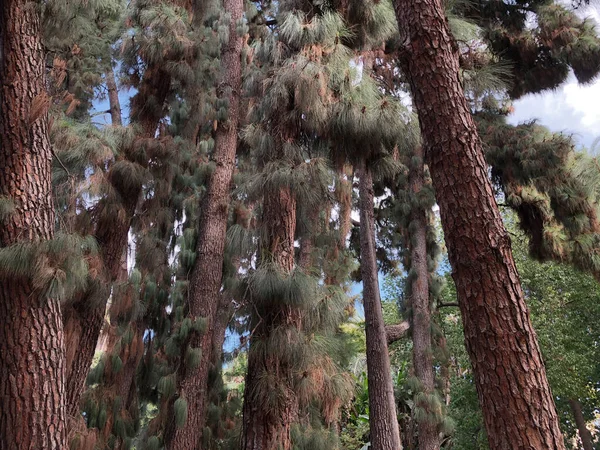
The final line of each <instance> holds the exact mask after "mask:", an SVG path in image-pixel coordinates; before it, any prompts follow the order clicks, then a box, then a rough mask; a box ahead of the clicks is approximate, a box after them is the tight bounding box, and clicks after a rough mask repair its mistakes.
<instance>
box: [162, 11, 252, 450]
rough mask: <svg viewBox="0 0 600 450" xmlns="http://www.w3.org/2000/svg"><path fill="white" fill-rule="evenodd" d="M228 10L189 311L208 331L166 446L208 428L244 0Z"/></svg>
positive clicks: (192, 440) (183, 386)
mask: <svg viewBox="0 0 600 450" xmlns="http://www.w3.org/2000/svg"><path fill="white" fill-rule="evenodd" d="M224 8H225V11H227V12H228V13H230V14H231V20H230V25H229V42H228V43H227V45H225V46H223V49H222V51H221V76H222V77H223V78H222V79H221V82H220V84H219V86H218V87H217V92H218V95H219V96H220V97H221V98H224V99H227V100H228V101H229V107H228V111H227V112H228V119H227V120H226V121H222V122H219V124H218V126H217V130H216V136H215V152H214V155H213V159H214V161H215V163H216V165H215V170H214V172H213V174H212V176H211V178H210V181H209V183H208V188H207V192H206V194H205V196H204V198H203V200H202V206H201V213H200V226H199V233H198V248H197V251H196V253H197V255H198V256H197V259H196V264H195V267H194V271H193V273H192V278H191V283H190V305H189V309H190V315H191V316H192V317H193V318H196V317H204V318H205V319H206V321H207V327H206V331H205V332H204V334H203V335H202V336H195V337H193V338H192V340H191V343H190V345H192V347H194V348H200V349H201V350H202V357H201V360H200V364H199V365H198V367H197V368H195V369H187V368H185V367H182V369H181V370H180V373H179V376H180V384H179V395H180V396H184V397H185V398H186V399H187V402H188V418H187V422H186V424H185V425H184V426H183V427H181V428H177V427H175V426H173V425H171V426H170V427H169V430H170V431H169V432H167V435H166V438H165V444H166V448H168V449H188V448H189V449H193V448H195V447H196V445H197V443H198V441H199V439H200V437H201V435H202V430H203V428H204V423H205V415H206V408H207V393H208V372H209V369H210V367H211V365H212V364H211V363H212V361H213V359H212V353H213V352H212V350H213V332H214V328H215V321H216V319H217V314H218V305H219V299H220V297H221V294H220V290H221V283H222V275H223V257H224V255H223V253H224V250H225V235H226V231H227V217H228V211H229V202H230V200H229V198H230V185H231V177H232V175H233V170H234V168H235V154H236V149H237V134H238V133H237V132H238V122H239V115H240V91H241V87H242V68H241V55H242V46H243V39H242V37H240V36H239V34H238V32H237V29H236V27H237V22H238V20H240V19H241V18H242V14H243V12H244V3H243V0H225V1H224Z"/></svg>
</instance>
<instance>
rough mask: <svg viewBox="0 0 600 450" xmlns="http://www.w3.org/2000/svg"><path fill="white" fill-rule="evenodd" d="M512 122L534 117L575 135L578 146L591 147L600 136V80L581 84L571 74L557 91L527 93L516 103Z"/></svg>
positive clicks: (511, 116)
mask: <svg viewBox="0 0 600 450" xmlns="http://www.w3.org/2000/svg"><path fill="white" fill-rule="evenodd" d="M513 106H514V108H515V110H514V112H513V113H512V114H511V115H510V116H509V122H510V123H513V124H518V123H521V122H526V121H529V120H532V119H536V120H537V121H538V123H540V124H541V125H544V126H546V127H548V128H549V129H550V130H552V131H561V132H565V133H567V134H573V137H574V138H575V141H576V142H577V144H578V146H584V147H587V148H588V149H589V148H590V147H591V146H592V144H593V142H594V140H595V139H596V138H597V137H600V81H598V80H596V81H595V82H593V83H591V84H588V85H579V84H578V83H577V80H576V79H575V76H574V75H572V74H571V76H570V77H569V79H568V80H567V82H566V83H564V84H563V85H562V86H560V87H559V88H558V89H556V90H554V91H548V92H544V93H543V94H532V95H526V96H525V97H523V98H521V99H519V100H517V101H515V102H514V103H513Z"/></svg>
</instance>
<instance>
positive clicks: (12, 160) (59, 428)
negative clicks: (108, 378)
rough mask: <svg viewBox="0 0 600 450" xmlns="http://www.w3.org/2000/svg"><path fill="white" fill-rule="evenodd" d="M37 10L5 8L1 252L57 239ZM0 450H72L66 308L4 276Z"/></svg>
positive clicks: (0, 38)
mask: <svg viewBox="0 0 600 450" xmlns="http://www.w3.org/2000/svg"><path fill="white" fill-rule="evenodd" d="M40 23H41V21H40V17H39V9H38V8H37V7H36V5H32V4H31V3H30V2H28V1H27V0H3V1H2V3H1V4H0V83H2V85H1V91H0V197H7V198H8V200H9V201H11V202H12V203H13V205H14V210H13V211H12V213H11V214H9V216H8V217H4V218H0V221H1V222H2V223H1V224H0V247H8V246H11V245H14V244H17V243H24V244H25V245H37V244H36V242H37V241H40V240H49V239H52V238H53V237H54V205H53V201H52V185H51V182H52V176H51V163H52V150H51V146H50V141H49V138H48V106H49V103H50V99H49V97H48V94H47V93H46V90H45V80H46V75H45V70H46V69H45V55H44V51H43V47H42V43H41V29H40V28H41V25H40ZM0 323H2V326H1V327H0V449H7V450H8V449H23V450H45V449H60V450H62V449H64V448H67V442H66V440H67V437H66V416H65V344H64V336H63V323H62V315H61V307H60V302H59V300H58V299H56V298H46V296H45V295H44V293H43V292H40V291H38V290H36V289H34V287H33V283H32V281H31V280H29V279H26V278H25V277H23V278H21V277H12V276H11V277H6V278H5V276H4V275H2V274H1V273H0Z"/></svg>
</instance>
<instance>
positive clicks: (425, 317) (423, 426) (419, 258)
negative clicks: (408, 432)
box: [408, 147, 440, 450]
mask: <svg viewBox="0 0 600 450" xmlns="http://www.w3.org/2000/svg"><path fill="white" fill-rule="evenodd" d="M415 159H416V160H418V161H419V164H416V165H415V166H413V167H411V168H410V172H409V174H408V182H409V185H410V189H411V191H412V195H414V196H418V195H419V192H420V191H421V190H422V189H423V186H424V176H425V167H424V166H423V150H422V148H421V147H418V148H417V149H416V152H415V155H414V157H413V160H415ZM409 233H410V272H411V273H413V274H414V277H412V278H411V282H410V294H409V295H410V300H411V306H412V341H413V367H414V369H415V376H416V377H417V379H418V380H419V381H420V383H421V388H422V390H423V391H422V393H423V394H425V399H424V401H419V402H416V403H415V406H416V407H418V408H422V409H424V410H426V411H427V413H428V414H427V416H428V417H424V419H423V420H418V421H417V427H418V430H419V450H436V449H439V448H440V440H439V435H438V432H437V423H436V422H437V412H436V411H431V406H432V402H431V396H432V395H435V383H434V375H433V351H432V348H431V307H430V304H429V270H428V269H427V213H426V212H425V210H424V209H423V208H421V207H420V206H418V205H416V202H415V204H413V209H412V211H411V214H410V225H409ZM421 417H423V415H421Z"/></svg>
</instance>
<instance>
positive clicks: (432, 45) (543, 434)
mask: <svg viewBox="0 0 600 450" xmlns="http://www.w3.org/2000/svg"><path fill="white" fill-rule="evenodd" d="M394 4H395V10H396V16H397V18H398V22H399V26H400V32H401V38H402V40H403V42H404V46H405V48H404V51H403V54H402V60H403V65H404V70H405V73H406V74H407V75H408V77H409V80H410V84H411V90H412V95H413V101H414V104H415V106H416V109H417V112H418V114H419V121H420V124H421V131H422V136H423V142H424V148H425V156H426V162H427V164H428V166H429V168H430V170H431V175H432V179H433V183H434V187H435V191H436V196H437V201H438V205H439V207H440V215H441V219H442V226H443V229H444V235H445V238H446V245H447V247H448V255H449V259H450V263H451V265H452V269H453V273H452V275H453V278H454V281H455V282H456V287H457V291H458V298H459V303H460V309H461V313H462V317H463V322H464V330H465V340H466V347H467V351H468V353H469V356H470V359H471V364H472V366H473V372H474V375H475V381H476V386H477V392H478V395H479V401H480V403H481V407H482V411H483V415H484V419H485V424H486V428H487V433H488V439H489V443H490V448H491V449H492V450H504V449H511V450H517V449H532V448H536V449H538V448H539V449H542V448H543V449H560V450H562V449H564V443H563V439H562V436H561V432H560V429H559V424H558V417H557V414H556V408H555V405H554V400H553V397H552V393H551V391H550V387H549V386H548V381H547V378H546V371H545V368H544V364H543V361H542V357H541V354H540V349H539V346H538V343H537V338H536V335H535V332H534V330H533V328H532V325H531V321H530V319H529V313H528V311H527V307H526V305H525V301H524V298H523V291H522V289H521V285H520V282H519V275H518V273H517V270H516V267H515V264H514V261H513V257H512V251H511V246H510V239H509V237H508V235H507V232H506V230H505V228H504V226H503V224H502V219H501V216H500V213H499V211H498V206H497V204H496V200H495V198H494V193H493V190H492V187H491V184H490V182H489V180H488V178H487V166H486V164H485V161H484V158H483V153H482V148H481V141H480V139H479V136H478V134H477V129H476V127H475V124H474V122H473V118H472V117H471V113H470V111H469V108H468V105H467V102H466V100H465V97H464V93H463V90H462V86H461V82H460V74H459V65H458V50H457V47H456V43H455V42H454V40H453V38H452V36H451V35H450V31H449V27H448V22H447V19H446V17H445V15H444V8H443V5H442V1H441V0H420V1H413V0H410V1H409V0H395V1H394Z"/></svg>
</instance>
